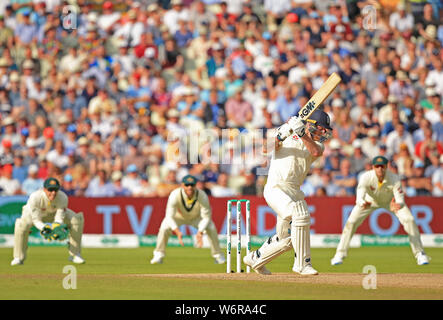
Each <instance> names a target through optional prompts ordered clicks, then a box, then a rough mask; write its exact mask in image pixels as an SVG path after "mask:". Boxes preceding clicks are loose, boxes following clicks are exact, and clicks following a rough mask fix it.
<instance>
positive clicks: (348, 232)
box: [331, 156, 429, 265]
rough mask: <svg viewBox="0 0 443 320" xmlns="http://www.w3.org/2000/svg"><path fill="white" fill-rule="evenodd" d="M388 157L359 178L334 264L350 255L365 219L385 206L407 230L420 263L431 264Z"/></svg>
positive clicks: (383, 158)
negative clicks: (353, 237) (353, 202)
mask: <svg viewBox="0 0 443 320" xmlns="http://www.w3.org/2000/svg"><path fill="white" fill-rule="evenodd" d="M387 165H388V159H386V158H385V157H383V156H377V157H375V158H374V159H373V160H372V170H369V171H366V172H365V173H363V174H362V176H361V177H360V180H359V182H358V185H357V192H356V193H357V196H356V201H355V206H354V208H353V209H352V211H351V214H350V215H349V218H348V220H347V221H346V224H345V227H344V228H343V232H342V235H341V238H340V242H339V244H338V247H337V251H336V253H335V256H334V257H333V258H332V259H331V264H332V265H339V264H342V263H343V259H344V258H345V257H346V256H347V253H348V250H349V244H350V242H351V238H352V236H353V235H354V233H355V231H356V230H357V228H358V227H359V226H360V225H361V224H362V222H363V221H364V220H365V219H366V218H367V217H368V216H369V215H370V214H371V213H372V212H373V211H374V210H376V209H378V208H384V209H386V210H389V211H392V212H393V213H395V215H396V216H397V218H398V219H399V221H400V223H401V224H402V226H403V228H404V229H405V231H406V233H407V234H408V235H409V242H410V245H411V249H412V253H413V254H414V257H415V258H416V259H417V264H418V265H426V264H429V257H428V256H427V255H426V254H425V251H424V249H423V244H422V242H421V239H420V232H419V230H418V227H417V224H416V223H415V220H414V217H413V215H412V213H411V211H410V210H409V208H408V206H407V205H406V203H405V194H404V191H403V189H402V186H401V180H400V177H399V176H398V175H396V174H395V173H393V172H391V171H389V170H388V169H387Z"/></svg>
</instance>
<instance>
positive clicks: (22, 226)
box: [13, 209, 84, 261]
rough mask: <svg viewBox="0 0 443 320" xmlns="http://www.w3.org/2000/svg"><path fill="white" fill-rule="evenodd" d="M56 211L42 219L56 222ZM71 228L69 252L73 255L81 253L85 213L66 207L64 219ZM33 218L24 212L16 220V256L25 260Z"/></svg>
mask: <svg viewBox="0 0 443 320" xmlns="http://www.w3.org/2000/svg"><path fill="white" fill-rule="evenodd" d="M54 216H55V213H54V214H52V215H48V216H46V217H44V218H43V219H42V221H43V222H54ZM63 223H65V224H66V225H67V226H68V229H69V240H68V241H69V246H68V250H69V254H70V255H71V256H74V255H80V254H81V244H82V235H83V227H84V217H83V213H81V212H80V213H75V212H74V211H72V210H71V209H66V211H65V220H64V221H63ZM33 225H34V224H33V223H32V218H31V216H30V215H29V214H23V213H22V216H21V217H20V218H17V219H16V220H15V227H14V253H13V254H14V258H15V259H16V258H17V259H20V260H22V261H23V260H25V259H26V252H27V250H28V238H29V233H30V231H31V227H32V226H33Z"/></svg>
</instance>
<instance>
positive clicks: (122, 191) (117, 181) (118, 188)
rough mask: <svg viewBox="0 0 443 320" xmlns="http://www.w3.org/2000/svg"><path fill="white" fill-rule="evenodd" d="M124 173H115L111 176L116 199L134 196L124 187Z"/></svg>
mask: <svg viewBox="0 0 443 320" xmlns="http://www.w3.org/2000/svg"><path fill="white" fill-rule="evenodd" d="M122 179H123V173H122V172H121V171H114V172H113V173H112V175H111V180H112V193H113V196H115V197H129V196H131V195H132V193H131V191H129V189H127V188H125V187H123V185H122Z"/></svg>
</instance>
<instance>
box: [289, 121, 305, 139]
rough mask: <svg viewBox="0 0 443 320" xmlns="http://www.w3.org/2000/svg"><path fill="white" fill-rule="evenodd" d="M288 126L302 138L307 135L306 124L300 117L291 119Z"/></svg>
mask: <svg viewBox="0 0 443 320" xmlns="http://www.w3.org/2000/svg"><path fill="white" fill-rule="evenodd" d="M288 125H289V127H290V128H291V129H292V131H293V132H295V134H296V135H298V136H299V137H300V138H301V137H303V136H304V135H305V129H306V124H305V122H304V121H303V120H302V119H300V118H299V117H291V118H290V119H289V121H288Z"/></svg>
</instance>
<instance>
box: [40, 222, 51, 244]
mask: <svg viewBox="0 0 443 320" xmlns="http://www.w3.org/2000/svg"><path fill="white" fill-rule="evenodd" d="M40 234H41V235H42V236H43V238H45V239H46V240H52V239H51V236H52V224H51V223H45V226H44V227H43V229H42V230H41V231H40Z"/></svg>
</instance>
